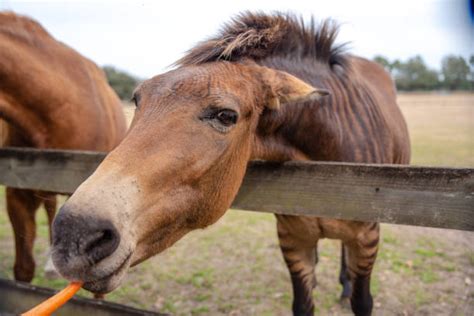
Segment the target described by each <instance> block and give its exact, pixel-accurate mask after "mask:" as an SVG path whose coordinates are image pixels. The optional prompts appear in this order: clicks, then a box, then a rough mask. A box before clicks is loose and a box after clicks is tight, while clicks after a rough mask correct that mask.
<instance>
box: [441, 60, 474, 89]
mask: <svg viewBox="0 0 474 316" xmlns="http://www.w3.org/2000/svg"><path fill="white" fill-rule="evenodd" d="M472 59H473V56H471V60H470V62H471V65H472V62H473V61H474V60H472ZM441 69H442V70H441V71H442V74H443V77H444V81H443V84H444V87H445V88H447V89H449V90H460V89H463V90H464V89H469V87H470V83H469V80H468V77H469V73H470V69H469V65H468V64H467V62H466V60H465V59H464V58H462V57H461V56H455V55H449V56H445V57H444V58H443V60H442V67H441Z"/></svg>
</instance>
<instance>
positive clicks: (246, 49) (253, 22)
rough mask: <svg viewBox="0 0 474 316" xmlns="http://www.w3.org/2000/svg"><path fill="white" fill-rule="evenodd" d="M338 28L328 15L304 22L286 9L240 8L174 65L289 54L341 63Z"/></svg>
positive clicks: (342, 58)
mask: <svg viewBox="0 0 474 316" xmlns="http://www.w3.org/2000/svg"><path fill="white" fill-rule="evenodd" d="M338 30H339V26H338V25H337V23H335V22H334V21H333V20H330V19H327V20H324V21H322V22H321V23H316V22H315V19H314V18H311V19H310V21H309V23H305V22H304V21H303V18H302V17H298V16H295V15H293V14H290V13H286V14H284V13H274V14H264V13H251V12H244V13H242V14H240V15H238V16H237V17H235V18H234V19H232V20H231V22H230V23H228V24H225V25H224V27H223V28H222V30H221V31H220V33H219V34H218V35H217V36H215V37H213V38H210V39H208V40H206V41H203V42H201V43H199V44H197V45H196V46H195V47H194V48H192V49H191V50H189V51H188V52H187V53H186V55H185V56H184V57H183V58H181V59H179V60H178V61H177V62H176V63H175V65H177V66H189V65H199V64H203V63H207V62H212V61H219V60H228V61H239V60H243V59H248V58H250V59H254V60H257V61H258V60H261V59H264V58H267V57H272V56H291V57H292V58H303V57H309V58H314V59H316V60H318V61H320V62H321V63H323V64H327V65H328V66H332V65H334V64H339V65H341V66H342V65H344V64H345V56H344V54H343V52H344V47H345V44H342V45H337V44H335V40H336V38H337V34H338Z"/></svg>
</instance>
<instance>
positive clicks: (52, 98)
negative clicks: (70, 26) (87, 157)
mask: <svg viewBox="0 0 474 316" xmlns="http://www.w3.org/2000/svg"><path fill="white" fill-rule="evenodd" d="M0 119H3V120H4V122H3V123H2V122H1V121H0V123H1V124H0V125H1V126H0V128H1V131H2V137H1V140H2V142H1V143H0V144H1V145H2V146H13V147H34V148H60V149H81V150H97V151H109V150H111V149H113V148H114V147H115V146H116V145H117V144H118V143H119V142H120V140H121V139H122V138H123V136H124V135H125V130H126V122H125V117H124V115H123V112H122V109H121V103H120V100H119V99H118V97H117V96H116V94H115V93H114V92H113V90H112V89H111V88H110V86H109V85H108V84H107V80H106V78H105V75H104V73H103V72H102V71H101V70H100V68H98V67H97V66H96V65H95V64H94V63H93V62H91V61H90V60H88V59H86V58H84V57H83V56H81V55H80V54H78V53H77V52H75V51H74V50H73V49H71V48H69V47H67V46H66V45H64V44H62V43H60V42H58V41H56V40H55V39H54V38H53V37H51V36H50V35H49V34H48V33H47V31H46V30H45V29H44V28H43V27H41V25H39V24H38V23H37V22H35V21H33V20H31V19H29V18H26V17H22V16H18V15H16V14H14V13H9V12H0ZM41 204H44V205H45V208H46V210H47V214H48V219H49V222H50V223H51V222H52V218H53V216H54V213H55V210H56V196H55V194H54V193H50V192H35V191H31V190H19V189H13V188H7V209H8V214H9V216H10V220H11V222H12V226H13V229H14V233H15V244H16V260H15V268H14V271H15V278H16V279H18V280H22V281H31V279H32V278H33V275H34V266H35V263H34V260H33V254H32V247H33V241H34V237H35V222H34V215H35V211H36V210H37V208H38V207H39V206H40V205H41Z"/></svg>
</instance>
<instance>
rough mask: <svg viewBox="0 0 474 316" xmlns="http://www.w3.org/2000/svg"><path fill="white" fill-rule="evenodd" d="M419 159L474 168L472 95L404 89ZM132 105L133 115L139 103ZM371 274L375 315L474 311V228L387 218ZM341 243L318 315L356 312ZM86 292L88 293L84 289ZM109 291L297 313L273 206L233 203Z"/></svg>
mask: <svg viewBox="0 0 474 316" xmlns="http://www.w3.org/2000/svg"><path fill="white" fill-rule="evenodd" d="M399 103H400V105H401V107H402V110H403V112H404V114H405V117H406V119H407V122H408V126H409V129H410V133H411V138H412V150H413V159H412V163H413V164H416V165H438V166H441V165H446V166H468V167H474V134H473V131H474V94H454V95H440V94H402V95H400V96H399ZM125 108H126V112H127V113H129V116H131V115H132V113H133V110H132V108H131V107H129V106H126V107H125ZM4 205H5V203H4V193H3V190H1V193H0V277H3V278H5V277H6V278H12V265H13V259H14V246H13V239H12V232H11V227H10V224H9V222H8V218H7V214H6V212H5V210H4ZM37 222H38V238H37V243H36V248H35V254H36V258H37V263H38V266H39V268H38V269H37V272H36V277H35V279H34V280H33V283H34V284H37V285H42V286H49V287H54V288H61V287H62V286H64V285H65V282H64V281H62V280H48V279H46V278H45V277H44V272H43V271H42V268H41V267H42V265H43V264H44V262H45V258H46V255H45V254H46V251H47V246H48V241H47V240H48V239H47V238H48V237H47V226H46V223H47V221H46V217H45V214H44V211H41V212H39V213H38V216H37ZM381 240H382V242H381V248H380V252H379V256H378V260H377V263H376V265H375V270H374V273H373V279H372V285H371V286H372V293H373V294H374V302H375V310H374V315H474V313H473V312H472V311H474V285H473V282H474V233H470V232H462V231H455V230H442V229H433V228H422V227H409V226H400V225H386V224H383V225H382V239H381ZM339 247H340V245H339V242H337V241H334V240H323V241H322V242H321V243H320V245H319V255H320V262H319V264H318V266H317V268H316V274H317V278H318V286H317V288H316V290H315V291H314V300H315V303H316V312H317V314H318V315H350V314H351V313H350V311H349V310H346V309H342V308H341V307H340V305H339V304H338V297H339V294H340V291H341V287H340V285H339V283H338V272H339V251H340V248H339ZM81 295H84V296H89V297H90V294H89V293H87V292H85V291H83V290H82V291H81ZM107 299H108V300H112V301H115V302H119V303H124V304H130V305H133V306H137V307H141V308H146V309H152V310H158V311H163V312H170V313H172V314H175V315H290V314H291V313H290V307H291V285H290V280H289V275H288V272H287V269H286V267H285V264H284V262H283V259H282V257H281V254H280V251H279V249H278V246H277V238H276V228H275V219H274V217H273V216H272V215H271V214H263V213H256V212H246V211H237V210H230V211H229V212H227V214H226V215H225V216H224V217H223V218H222V219H221V220H220V221H219V222H218V223H217V224H215V225H213V226H212V227H210V228H208V229H205V230H202V231H195V232H192V233H190V234H189V235H187V236H186V237H185V238H184V239H182V240H181V241H179V242H178V243H177V244H176V245H175V246H174V247H172V248H170V249H168V250H167V251H165V252H164V253H163V254H160V255H158V256H155V257H153V258H151V259H150V260H148V261H146V262H144V263H143V264H141V265H139V266H138V267H135V268H133V269H131V271H130V273H129V275H128V277H127V279H126V280H125V282H124V283H123V285H122V287H120V288H119V289H117V290H116V291H114V292H113V293H111V294H110V295H108V296H107Z"/></svg>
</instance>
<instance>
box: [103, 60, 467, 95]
mask: <svg viewBox="0 0 474 316" xmlns="http://www.w3.org/2000/svg"><path fill="white" fill-rule="evenodd" d="M374 61H376V62H378V63H379V64H380V65H382V66H383V67H384V68H385V69H386V70H387V71H388V72H389V73H390V74H391V75H392V78H393V79H394V80H395V83H396V85H397V89H398V90H401V91H413V90H450V91H453V90H474V55H472V56H471V57H470V58H469V61H467V60H465V59H464V58H463V57H462V56H455V55H448V56H445V57H444V58H443V60H442V61H441V71H437V70H435V69H430V68H429V67H428V66H427V65H426V63H425V61H424V60H423V58H422V57H421V56H419V55H417V56H414V57H412V58H409V59H408V60H406V61H401V60H398V59H395V60H393V61H390V60H389V59H388V58H386V57H384V56H381V55H378V56H376V57H375V58H374ZM103 70H104V72H105V74H106V75H107V80H108V82H109V84H110V85H111V86H112V88H113V89H114V90H115V92H116V93H117V94H118V96H119V97H120V99H122V100H126V101H128V100H130V98H131V97H132V93H133V89H135V87H136V86H137V85H138V83H139V82H140V79H138V78H137V77H134V76H133V75H131V74H129V73H127V72H125V71H122V70H119V69H117V68H115V67H113V66H104V67H103Z"/></svg>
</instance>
